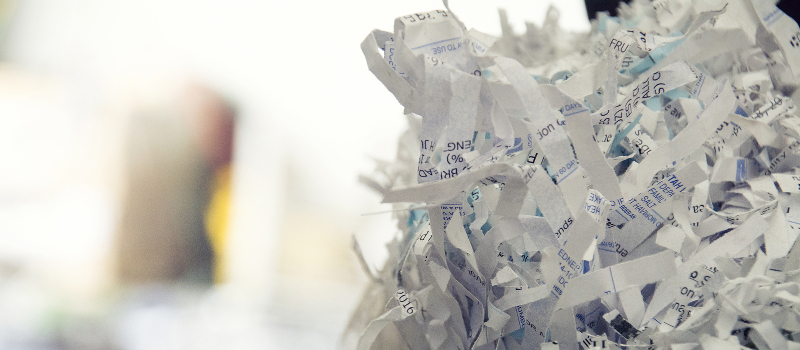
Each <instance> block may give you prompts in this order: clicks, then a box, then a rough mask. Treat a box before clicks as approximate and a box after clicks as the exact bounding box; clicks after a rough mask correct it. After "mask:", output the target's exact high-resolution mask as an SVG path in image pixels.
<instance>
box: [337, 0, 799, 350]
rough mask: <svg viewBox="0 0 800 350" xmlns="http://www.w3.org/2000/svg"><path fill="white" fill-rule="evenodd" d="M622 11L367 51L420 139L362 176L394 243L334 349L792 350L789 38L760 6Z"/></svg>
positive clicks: (427, 17)
mask: <svg viewBox="0 0 800 350" xmlns="http://www.w3.org/2000/svg"><path fill="white" fill-rule="evenodd" d="M445 6H447V2H445ZM619 13H620V17H618V18H614V17H609V16H607V15H603V14H601V15H600V17H599V18H598V19H596V20H594V21H593V22H592V30H591V32H589V33H586V34H568V33H564V32H562V31H561V30H559V27H558V24H557V22H558V13H557V11H555V10H550V11H549V12H548V13H547V18H546V20H545V22H544V25H543V27H541V28H539V27H537V26H535V25H532V24H528V30H527V33H525V34H524V35H522V36H517V35H515V34H514V33H513V32H512V31H511V30H510V27H509V25H508V23H507V21H506V19H505V14H504V13H503V12H502V11H501V12H500V17H501V22H502V28H503V36H502V37H501V38H494V37H492V36H489V35H486V34H484V33H481V32H479V31H477V30H474V29H470V30H467V27H465V25H464V23H462V22H461V21H459V19H458V18H457V16H456V14H454V13H452V12H450V11H449V10H435V11H430V12H421V13H414V14H410V15H406V16H402V17H399V18H398V19H397V20H396V21H395V28H394V32H393V33H389V32H384V31H380V30H375V31H373V32H372V33H370V35H369V36H368V37H367V38H366V39H365V40H364V42H363V43H362V45H361V48H362V50H363V52H364V55H365V56H366V59H367V63H368V66H369V69H370V71H372V72H373V73H374V74H375V76H376V77H377V78H378V80H380V81H381V82H382V83H383V84H384V85H385V86H386V88H387V89H388V90H389V91H390V92H391V93H392V94H394V96H395V97H396V98H397V100H398V102H400V104H401V105H403V107H404V108H405V111H406V114H407V117H408V120H409V123H410V125H411V127H410V130H409V131H408V132H406V133H405V134H404V135H403V136H402V137H401V139H400V144H399V151H398V155H397V159H396V160H395V161H394V162H393V163H385V164H382V166H381V167H380V168H379V169H378V171H377V172H376V175H375V176H373V177H369V178H367V177H364V178H363V180H364V182H365V183H367V184H368V185H370V186H372V187H373V188H375V189H376V190H378V191H380V192H381V193H382V194H383V196H384V202H387V203H393V206H394V215H395V217H396V218H397V220H398V228H399V231H400V234H399V235H398V237H397V238H396V239H395V240H394V241H392V242H391V243H390V244H389V245H388V249H389V258H388V260H387V262H386V265H385V267H384V268H383V269H381V270H380V271H379V272H378V273H377V274H375V275H372V274H370V277H371V278H372V283H371V284H370V286H369V287H368V289H367V291H366V293H365V295H364V297H363V299H362V302H361V303H360V305H358V307H357V308H356V310H355V312H354V315H353V317H352V319H351V322H350V324H349V325H348V327H347V330H346V331H345V336H344V338H343V345H344V347H348V348H357V349H370V348H372V349H383V348H386V349H404V348H409V349H556V348H558V349H581V348H582V349H594V348H609V349H618V348H659V349H670V348H671V349H695V348H697V349H700V348H702V349H735V348H741V347H749V348H758V349H800V320H798V312H797V311H796V309H795V308H794V306H795V304H796V303H798V302H800V284H798V282H800V247H796V246H795V242H796V238H797V236H798V234H800V194H798V193H800V168H799V167H800V147H799V146H800V118H798V117H797V115H796V111H797V109H796V107H795V104H794V100H793V96H794V98H797V97H798V93H796V91H797V86H798V82H800V29H799V28H798V25H797V24H796V23H795V22H794V21H793V20H792V19H791V18H789V17H788V16H786V15H785V14H784V13H783V12H781V11H780V10H779V9H778V8H777V7H775V5H774V2H770V1H768V0H731V1H722V0H714V1H703V2H691V1H689V0H659V1H653V2H650V1H647V0H636V1H633V2H632V3H631V4H630V5H624V4H623V5H622V7H621V8H620V9H619ZM776 184H777V185H776ZM356 248H357V249H356V251H357V252H359V249H358V245H357V244H356ZM359 255H360V253H359ZM362 261H363V258H362Z"/></svg>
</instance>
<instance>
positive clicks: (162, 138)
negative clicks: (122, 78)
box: [117, 85, 233, 284]
mask: <svg viewBox="0 0 800 350" xmlns="http://www.w3.org/2000/svg"><path fill="white" fill-rule="evenodd" d="M232 144H233V109H232V108H230V107H229V105H228V104H226V103H225V102H224V101H223V100H222V99H221V98H220V97H219V95H218V94H216V93H214V92H213V91H211V90H209V89H207V88H204V87H202V86H198V85H191V86H189V87H188V88H187V89H186V91H185V93H184V94H183V95H182V96H181V98H180V101H179V102H178V103H177V104H176V105H174V106H162V107H157V108H154V109H147V110H144V111H141V112H139V113H137V114H136V115H135V116H134V117H133V118H131V122H130V127H129V139H128V142H127V157H128V166H127V169H128V170H127V172H128V195H127V197H126V199H125V202H124V203H123V213H122V217H121V223H120V230H119V235H118V240H117V246H118V273H119V278H120V281H121V282H123V283H163V282H187V283H192V284H210V283H211V282H212V280H213V278H214V274H215V272H214V270H215V267H214V261H215V260H221V259H219V258H218V257H217V259H215V254H214V251H215V250H216V251H217V252H220V253H221V252H222V251H224V249H221V247H222V246H224V244H221V242H224V241H225V237H224V236H225V232H224V231H225V227H226V222H223V223H221V224H220V223H218V224H216V227H221V229H217V230H212V231H217V232H212V233H213V235H211V237H209V234H208V233H209V232H208V229H209V227H208V226H207V218H206V214H207V213H208V212H209V211H210V209H211V211H214V210H216V211H219V210H227V208H228V207H229V205H227V204H225V203H224V202H226V201H228V200H229V199H228V198H223V199H222V201H223V204H222V205H221V207H222V209H214V208H213V207H214V206H213V205H211V204H212V201H211V198H212V197H214V196H215V192H217V191H218V189H219V188H220V187H225V186H227V185H228V183H229V174H230V170H229V165H230V162H231V153H232ZM221 173H223V175H220V174H221ZM220 176H222V179H221V180H220ZM228 188H229V186H228ZM217 197H219V196H217ZM219 201H220V200H219V199H218V200H217V202H219ZM216 206H218V207H219V206H220V204H219V203H218V204H217V205H216ZM217 216H219V215H217ZM223 216H224V215H223ZM223 221H227V220H226V218H225V217H224V218H223ZM212 243H215V244H212ZM214 248H215V249H214ZM217 273H218V274H219V271H218V272H217ZM217 278H218V279H219V277H217Z"/></svg>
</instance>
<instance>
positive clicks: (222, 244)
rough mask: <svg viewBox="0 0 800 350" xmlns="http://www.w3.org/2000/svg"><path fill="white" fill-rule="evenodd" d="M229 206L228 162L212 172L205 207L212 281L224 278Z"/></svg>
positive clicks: (218, 281)
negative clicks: (206, 206) (211, 259)
mask: <svg viewBox="0 0 800 350" xmlns="http://www.w3.org/2000/svg"><path fill="white" fill-rule="evenodd" d="M230 207H231V165H230V164H228V165H226V166H224V167H222V168H220V169H219V170H217V172H216V173H215V174H214V185H213V187H212V192H211V200H210V201H209V202H208V208H206V215H205V224H206V233H207V234H208V240H209V241H210V242H211V248H212V249H214V261H215V263H214V283H216V284H219V283H223V282H225V280H226V277H227V276H225V269H226V264H227V260H228V259H227V256H226V254H225V251H226V246H227V236H228V235H227V234H228V221H229V220H228V219H229V216H230V215H229V214H230Z"/></svg>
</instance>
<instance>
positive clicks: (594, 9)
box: [583, 0, 630, 21]
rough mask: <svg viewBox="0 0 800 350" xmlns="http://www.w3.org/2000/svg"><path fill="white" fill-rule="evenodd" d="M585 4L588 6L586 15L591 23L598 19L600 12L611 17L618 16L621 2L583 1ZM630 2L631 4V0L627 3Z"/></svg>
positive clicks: (604, 0) (603, 0)
mask: <svg viewBox="0 0 800 350" xmlns="http://www.w3.org/2000/svg"><path fill="white" fill-rule="evenodd" d="M583 2H584V3H585V4H586V14H587V15H588V16H589V20H590V21H591V20H593V19H595V17H597V13H598V12H603V11H605V12H608V14H609V15H611V16H616V15H617V7H619V3H620V0H583ZM628 2H630V0H628V1H625V3H628Z"/></svg>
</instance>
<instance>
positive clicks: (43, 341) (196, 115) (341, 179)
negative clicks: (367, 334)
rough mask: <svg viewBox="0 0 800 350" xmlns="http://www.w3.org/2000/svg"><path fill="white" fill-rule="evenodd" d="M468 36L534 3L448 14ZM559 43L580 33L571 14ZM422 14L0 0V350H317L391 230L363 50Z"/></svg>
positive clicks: (384, 5) (397, 122)
mask: <svg viewBox="0 0 800 350" xmlns="http://www.w3.org/2000/svg"><path fill="white" fill-rule="evenodd" d="M451 5H452V8H453V10H454V11H456V13H457V14H458V15H459V16H460V17H461V18H462V20H464V21H465V23H466V24H467V25H468V26H470V27H475V28H477V29H479V30H481V31H483V32H486V33H488V34H493V35H497V36H499V35H500V25H499V19H498V18H499V17H498V15H497V7H504V8H506V10H507V11H508V16H509V20H510V22H511V24H512V25H513V26H514V28H515V30H517V31H519V32H520V33H522V32H523V31H524V30H525V24H524V23H525V21H529V22H533V23H535V24H538V25H541V24H542V22H543V20H544V17H545V13H546V11H547V8H548V6H549V5H550V4H549V2H548V1H521V0H520V1H510V0H509V1H496V2H492V3H491V5H489V4H488V3H487V2H485V1H478V0H453V1H451ZM554 5H555V6H556V7H557V8H558V9H559V10H560V12H561V17H560V24H561V26H562V28H565V29H567V30H571V31H587V30H588V29H589V21H588V20H587V13H586V7H585V6H584V3H583V1H581V0H560V1H558V2H557V3H555V4H554ZM443 7H444V6H443V5H442V4H441V3H440V2H439V1H433V0H431V1H423V0H412V1H396V2H389V1H383V2H376V1H367V0H363V1H360V0H351V1H345V2H329V1H325V2H323V1H314V2H310V3H308V2H290V1H266V2H253V1H238V0H234V1H210V0H194V1H188V0H160V1H155V0H138V1H133V0H116V1H105V0H103V1H101V0H70V1H66V0H3V1H0V348H2V349H264V348H268V349H297V348H312V347H313V348H315V349H334V348H336V347H337V341H338V339H339V336H340V334H341V332H342V330H343V329H344V327H345V325H346V322H347V320H348V318H349V316H350V314H351V313H352V312H353V311H354V310H353V308H354V307H355V304H356V301H357V300H358V298H359V297H360V295H361V291H362V289H363V287H364V285H365V284H366V281H367V279H366V277H365V275H364V273H363V271H362V270H361V267H360V265H359V263H358V261H357V260H356V258H355V255H354V254H353V252H352V248H351V247H352V239H353V238H352V237H353V236H355V237H356V239H357V240H358V241H359V243H360V244H361V246H362V248H363V250H364V255H365V257H366V259H367V262H368V265H370V268H371V269H378V268H380V266H381V265H382V258H383V257H384V256H385V253H384V246H383V244H385V242H386V241H388V240H389V239H390V238H391V237H392V236H393V235H394V234H395V230H394V228H395V227H396V225H395V224H394V223H393V222H392V219H391V215H390V214H375V215H364V214H369V213H376V212H381V211H386V210H389V209H390V206H385V205H381V204H380V197H379V196H378V195H377V194H375V193H373V192H371V190H369V189H368V188H367V187H365V186H363V185H360V184H359V183H358V175H359V174H366V175H369V174H371V173H372V171H373V169H374V167H375V160H391V159H393V158H394V154H395V151H396V145H395V143H396V141H397V138H398V136H399V135H400V133H401V132H402V131H403V130H404V129H405V127H406V121H405V118H404V116H403V114H402V108H401V107H400V106H399V104H398V103H397V101H396V100H395V99H394V97H393V96H392V95H391V93H389V92H388V91H387V90H386V89H385V88H384V87H383V86H382V85H381V84H380V82H379V81H378V80H377V79H375V78H374V77H373V76H372V74H371V73H370V72H369V70H368V69H367V65H366V62H365V60H364V57H363V55H362V53H361V51H360V43H361V41H362V40H363V39H364V38H365V37H366V36H367V34H368V33H369V32H370V31H371V30H372V29H374V28H380V29H384V30H388V31H391V30H392V28H393V21H394V18H395V17H398V16H402V15H405V14H408V13H413V12H419V11H427V10H431V9H441V8H443Z"/></svg>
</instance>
